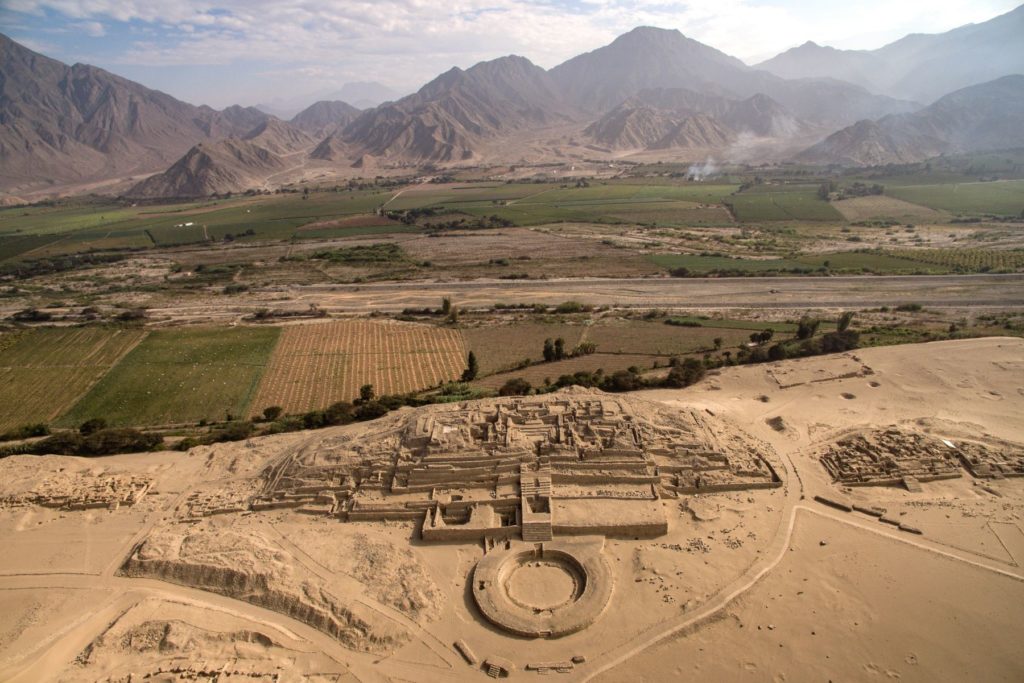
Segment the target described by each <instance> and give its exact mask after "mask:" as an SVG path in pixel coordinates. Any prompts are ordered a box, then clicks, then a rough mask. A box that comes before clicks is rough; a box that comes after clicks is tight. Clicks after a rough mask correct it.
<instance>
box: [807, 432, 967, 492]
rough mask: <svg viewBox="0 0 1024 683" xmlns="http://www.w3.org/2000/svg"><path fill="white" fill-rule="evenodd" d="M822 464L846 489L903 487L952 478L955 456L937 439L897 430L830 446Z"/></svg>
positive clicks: (854, 437)
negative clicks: (851, 487) (856, 487)
mask: <svg viewBox="0 0 1024 683" xmlns="http://www.w3.org/2000/svg"><path fill="white" fill-rule="evenodd" d="M821 463H822V465H824V466H825V469H826V470H828V472H829V474H831V475H832V478H833V479H834V480H835V481H836V482H839V483H841V484H843V485H845V486H900V485H901V486H905V487H906V488H907V489H908V490H914V489H915V488H917V489H919V488H920V487H919V486H918V484H919V483H920V482H928V481H936V480H939V479H955V478H957V477H959V476H960V475H961V471H960V465H959V462H958V461H957V457H956V453H955V452H954V450H953V449H952V448H950V447H949V446H947V445H946V444H944V443H943V442H942V441H940V440H939V439H934V438H932V437H929V436H925V435H924V434H918V433H916V432H910V431H906V430H902V429H899V428H896V427H890V428H888V429H881V430H876V431H872V432H867V433H863V434H855V435H852V436H848V437H846V438H844V439H841V440H839V441H837V442H835V443H834V444H831V445H829V446H828V447H827V448H826V449H825V452H824V453H822V455H821Z"/></svg>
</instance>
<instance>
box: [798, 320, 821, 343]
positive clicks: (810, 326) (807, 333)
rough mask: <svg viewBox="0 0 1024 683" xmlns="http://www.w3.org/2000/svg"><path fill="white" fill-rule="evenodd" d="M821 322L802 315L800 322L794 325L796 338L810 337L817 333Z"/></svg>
mask: <svg viewBox="0 0 1024 683" xmlns="http://www.w3.org/2000/svg"><path fill="white" fill-rule="evenodd" d="M820 324H821V321H820V320H816V319H814V318H810V317H807V316H804V317H803V318H800V322H799V323H798V324H797V327H796V338H797V339H810V338H811V337H813V336H814V335H815V333H817V331H818V325H820Z"/></svg>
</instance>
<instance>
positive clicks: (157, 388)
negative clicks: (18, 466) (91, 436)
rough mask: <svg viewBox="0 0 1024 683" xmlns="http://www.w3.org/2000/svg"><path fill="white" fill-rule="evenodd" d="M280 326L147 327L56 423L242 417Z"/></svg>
mask: <svg viewBox="0 0 1024 683" xmlns="http://www.w3.org/2000/svg"><path fill="white" fill-rule="evenodd" d="M279 332H280V330H279V329H278V328H274V327H260V328H230V329H224V328H178V329H171V330H157V331H154V332H151V333H150V334H149V336H148V337H146V339H145V340H144V341H143V342H142V343H141V344H139V345H138V346H137V347H135V348H134V349H133V350H132V351H131V353H129V354H128V355H127V356H125V357H124V359H123V360H121V362H120V363H118V364H117V365H116V366H115V367H114V368H113V369H112V370H111V371H110V372H109V373H107V375H106V376H105V377H103V379H102V380H100V382H99V383H97V384H96V386H94V387H93V388H92V390H91V391H90V392H89V393H88V394H86V395H85V396H84V397H83V398H82V399H81V400H80V401H79V402H78V403H76V404H75V405H74V407H73V408H72V409H71V410H70V412H68V413H67V414H66V415H65V416H64V417H63V418H62V419H61V420H60V422H61V423H62V424H64V425H67V426H73V425H77V424H80V423H81V422H84V421H85V420H88V419H90V418H93V417H102V418H104V419H106V420H107V422H108V423H110V424H112V425H119V426H129V425H161V424H175V423H183V422H198V421H200V420H223V419H224V418H225V416H226V415H228V414H230V415H234V416H245V415H247V414H248V412H247V411H248V408H249V403H250V401H251V400H252V397H253V394H254V393H255V391H256V388H257V387H258V385H259V382H260V378H261V377H262V376H263V370H264V368H265V367H266V365H267V361H268V359H269V358H270V354H271V352H272V351H273V349H274V345H275V344H276V343H277V338H278V334H279Z"/></svg>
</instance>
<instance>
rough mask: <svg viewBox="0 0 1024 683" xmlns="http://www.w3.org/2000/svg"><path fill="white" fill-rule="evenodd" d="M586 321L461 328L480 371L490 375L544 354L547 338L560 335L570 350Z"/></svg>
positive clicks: (537, 359)
mask: <svg viewBox="0 0 1024 683" xmlns="http://www.w3.org/2000/svg"><path fill="white" fill-rule="evenodd" d="M583 329H584V328H583V325H566V324H563V323H544V322H525V323H515V324H511V325H509V324H505V325H502V324H498V325H485V326H481V327H468V328H466V329H464V330H463V331H462V336H463V338H464V339H465V340H466V349H467V350H469V351H472V352H473V353H475V354H476V358H477V362H478V363H480V374H481V375H489V374H491V373H495V372H501V371H502V370H509V369H512V368H514V367H516V366H517V365H519V364H520V363H521V362H522V361H524V360H529V361H533V362H535V361H539V360H541V359H542V358H544V340H545V339H551V340H552V341H554V340H555V339H558V338H559V337H561V338H562V339H563V340H564V341H565V348H566V350H567V351H572V350H573V349H574V348H576V345H577V344H578V343H579V341H580V336H581V334H582V333H583Z"/></svg>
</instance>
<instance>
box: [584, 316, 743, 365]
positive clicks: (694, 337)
mask: <svg viewBox="0 0 1024 683" xmlns="http://www.w3.org/2000/svg"><path fill="white" fill-rule="evenodd" d="M749 336H750V335H749V333H748V332H747V331H746V330H729V329H725V330H722V329H713V328H705V327H683V326H676V325H665V324H663V323H655V322H641V321H637V320H615V321H608V322H600V323H598V324H596V325H592V326H590V327H588V328H587V331H586V333H585V334H584V338H583V340H584V341H588V342H593V343H595V344H597V351H598V353H601V354H610V353H621V354H650V355H655V356H678V355H682V354H686V353H697V352H700V351H712V350H714V348H715V339H721V340H722V346H723V347H724V348H733V347H735V346H736V345H737V344H739V343H741V342H746V341H748V338H749Z"/></svg>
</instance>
